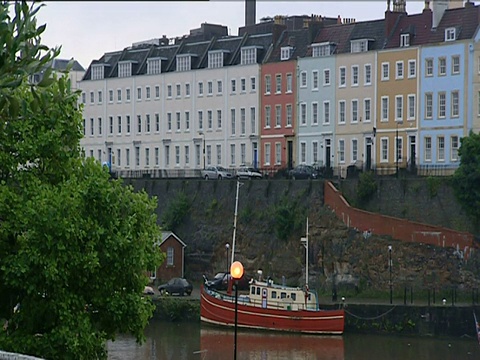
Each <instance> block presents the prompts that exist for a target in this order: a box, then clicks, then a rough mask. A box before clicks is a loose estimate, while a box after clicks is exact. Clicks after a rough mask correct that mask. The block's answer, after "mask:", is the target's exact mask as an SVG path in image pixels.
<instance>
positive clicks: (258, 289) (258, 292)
mask: <svg viewBox="0 0 480 360" xmlns="http://www.w3.org/2000/svg"><path fill="white" fill-rule="evenodd" d="M257 295H260V288H259V287H257Z"/></svg>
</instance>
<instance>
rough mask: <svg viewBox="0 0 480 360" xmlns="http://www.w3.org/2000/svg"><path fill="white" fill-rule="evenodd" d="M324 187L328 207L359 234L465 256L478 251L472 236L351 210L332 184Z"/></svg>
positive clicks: (329, 183) (355, 209) (327, 182)
mask: <svg viewBox="0 0 480 360" xmlns="http://www.w3.org/2000/svg"><path fill="white" fill-rule="evenodd" d="M324 186H325V188H324V198H325V205H327V206H328V207H329V208H330V209H332V210H333V211H334V212H335V214H336V215H337V217H338V218H339V219H341V220H342V221H343V222H344V223H345V224H346V225H347V226H349V227H354V228H357V229H359V230H360V231H367V230H370V231H371V232H372V233H373V234H377V235H389V236H391V237H392V238H394V239H397V240H402V241H409V242H420V243H426V244H432V245H436V246H442V247H446V246H448V247H454V248H457V247H458V249H459V250H462V251H464V253H465V254H467V252H468V250H469V249H471V248H474V247H477V246H476V243H475V242H474V236H473V235H472V234H470V233H467V232H460V231H455V230H452V229H447V228H444V227H440V226H433V225H428V224H422V223H418V222H414V221H409V220H405V219H399V218H395V217H392V216H386V215H381V214H376V213H371V212H369V211H365V210H360V209H357V208H354V207H352V206H350V205H349V204H348V203H347V201H346V200H345V198H344V197H343V196H342V195H341V194H340V192H339V191H338V190H337V189H336V188H335V186H334V185H333V184H332V183H331V182H329V181H325V185H324Z"/></svg>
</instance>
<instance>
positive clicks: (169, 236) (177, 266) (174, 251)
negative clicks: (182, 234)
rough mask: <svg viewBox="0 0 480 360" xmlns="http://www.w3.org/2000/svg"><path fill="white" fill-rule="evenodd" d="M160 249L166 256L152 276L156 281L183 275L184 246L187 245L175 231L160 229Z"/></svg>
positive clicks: (164, 280)
mask: <svg viewBox="0 0 480 360" xmlns="http://www.w3.org/2000/svg"><path fill="white" fill-rule="evenodd" d="M159 246H160V249H161V250H162V252H164V253H165V254H166V255H167V257H166V258H165V261H164V262H163V264H162V265H160V266H159V267H158V269H157V271H156V273H155V276H154V277H152V280H153V281H155V280H156V282H166V281H168V280H170V279H171V278H174V277H184V275H185V274H184V271H185V247H186V246H187V245H186V244H185V243H184V242H183V241H182V240H181V239H180V238H179V237H178V236H177V235H175V233H173V232H171V231H162V239H161V241H160V245H159Z"/></svg>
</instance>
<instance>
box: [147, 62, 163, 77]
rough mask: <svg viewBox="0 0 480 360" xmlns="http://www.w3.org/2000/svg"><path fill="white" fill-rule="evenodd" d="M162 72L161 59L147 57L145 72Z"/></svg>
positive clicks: (150, 73)
mask: <svg viewBox="0 0 480 360" xmlns="http://www.w3.org/2000/svg"><path fill="white" fill-rule="evenodd" d="M161 73H162V59H160V58H150V59H147V74H149V75H155V74H161Z"/></svg>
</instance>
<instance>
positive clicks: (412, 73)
mask: <svg viewBox="0 0 480 360" xmlns="http://www.w3.org/2000/svg"><path fill="white" fill-rule="evenodd" d="M415 77H417V61H416V60H415V59H410V60H408V78H409V79H413V78H415Z"/></svg>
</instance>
